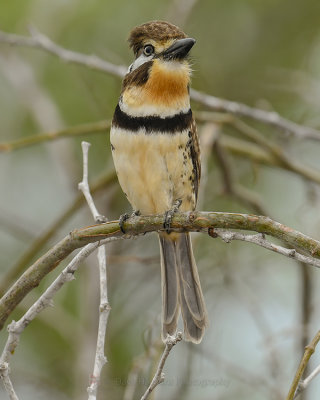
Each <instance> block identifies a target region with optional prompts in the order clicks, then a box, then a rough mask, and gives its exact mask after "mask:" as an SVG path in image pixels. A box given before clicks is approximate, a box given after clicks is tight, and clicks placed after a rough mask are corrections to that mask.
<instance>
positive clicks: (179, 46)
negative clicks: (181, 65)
mask: <svg viewBox="0 0 320 400" xmlns="http://www.w3.org/2000/svg"><path fill="white" fill-rule="evenodd" d="M195 42H196V41H195V39H192V38H186V39H179V40H177V41H176V42H174V43H173V44H172V45H171V46H170V47H169V48H168V49H167V50H165V51H164V52H163V53H162V56H163V58H164V59H165V60H167V61H168V60H176V59H178V60H182V59H183V58H185V57H186V56H187V54H188V53H189V51H190V50H191V48H192V46H193V45H194V44H195Z"/></svg>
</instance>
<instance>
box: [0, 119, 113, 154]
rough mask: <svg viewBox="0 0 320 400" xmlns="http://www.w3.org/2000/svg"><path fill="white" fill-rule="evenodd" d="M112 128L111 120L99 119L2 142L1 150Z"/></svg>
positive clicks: (10, 149) (0, 144)
mask: <svg viewBox="0 0 320 400" xmlns="http://www.w3.org/2000/svg"><path fill="white" fill-rule="evenodd" d="M108 128H110V121H98V122H93V123H88V124H81V125H77V126H71V127H69V128H65V129H61V130H58V131H54V132H46V133H42V134H41V135H31V136H28V137H22V138H20V139H16V140H12V141H10V142H2V143H0V152H10V151H13V150H18V149H22V148H25V147H28V146H32V145H35V144H40V143H44V142H48V141H52V140H57V139H61V138H65V137H75V136H82V135H89V134H93V133H105V132H106V131H107V129H108Z"/></svg>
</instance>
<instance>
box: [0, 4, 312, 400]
mask: <svg viewBox="0 0 320 400" xmlns="http://www.w3.org/2000/svg"><path fill="white" fill-rule="evenodd" d="M0 10H1V12H0V29H1V30H3V31H6V32H11V33H17V34H20V35H29V32H28V27H30V26H33V27H35V28H37V29H38V30H39V31H40V32H42V33H43V34H45V35H47V36H48V37H49V38H51V39H52V40H53V41H55V42H56V43H58V44H59V45H61V46H63V47H66V48H70V49H72V50H74V51H78V52H82V53H86V54H96V55H97V56H99V57H101V58H103V59H106V60H108V61H110V62H112V63H114V64H117V65H129V64H130V63H131V62H132V54H131V52H130V51H129V49H128V45H127V42H126V39H127V37H128V33H129V31H130V29H131V28H132V27H134V26H136V25H139V24H141V23H143V22H146V21H149V20H152V19H165V20H168V21H170V22H172V23H175V24H177V25H179V26H180V27H181V28H183V29H184V31H185V32H186V33H187V34H189V35H190V36H192V37H194V38H196V40H197V43H196V46H195V47H194V48H193V49H192V64H193V70H194V73H193V81H192V86H193V88H195V89H197V90H200V91H203V92H206V93H208V94H212V95H214V96H218V97H222V98H226V99H229V100H234V101H238V102H243V103H246V104H248V105H250V106H254V107H258V108H263V109H265V110H270V111H272V110H275V111H277V112H279V113H280V114H281V115H283V116H285V117H286V118H288V119H291V120H293V121H295V122H298V123H301V124H305V125H307V126H312V127H315V128H317V127H320V117H319V99H320V25H319V15H320V3H319V1H317V0H305V1H303V2H302V1H300V0H269V1H261V2H256V1H252V0H241V1H239V0H229V1H225V0H198V1H196V0H175V1H168V0H163V1H150V0H135V1H128V0H117V1H115V0H107V1H101V0H91V1H86V0H55V1H54V2H53V1H50V0H24V1H21V0H11V1H10V2H2V3H1V5H0ZM120 87H121V79H119V78H118V77H115V76H112V75H110V74H104V73H101V72H97V71H93V70H90V69H88V68H86V67H83V66H75V65H70V64H66V63H64V62H63V61H61V60H59V59H58V58H57V57H54V56H52V55H49V54H47V53H46V52H44V51H40V50H34V49H30V48H23V47H10V46H8V45H5V44H1V43H0V121H1V123H0V142H1V143H2V144H3V143H8V142H12V141H18V143H20V146H19V145H17V146H16V147H14V146H13V147H12V148H10V147H7V151H4V149H5V147H4V146H2V147H1V146H0V149H1V150H0V260H1V264H0V265H1V270H0V273H1V276H0V284H1V285H0V286H1V290H2V293H3V291H5V289H6V288H8V287H9V285H10V284H11V283H12V282H13V281H14V280H15V279H16V278H17V277H18V276H20V274H21V273H22V271H24V270H25V269H26V268H27V267H28V266H29V265H30V264H31V263H32V261H33V260H35V259H36V258H37V257H39V256H40V255H42V254H43V253H45V252H46V250H47V249H49V248H50V247H51V246H52V245H53V244H54V243H56V242H57V241H59V240H60V239H61V238H63V237H64V236H65V235H66V234H67V233H68V232H69V231H71V230H72V229H75V228H77V227H82V226H86V225H90V224H92V223H93V221H92V217H91V215H90V213H89V211H88V208H87V207H86V205H85V204H84V203H83V202H81V200H80V199H81V195H80V194H79V193H78V190H77V184H78V182H79V181H81V179H82V153H81V141H82V140H87V141H89V142H90V143H91V145H92V146H91V149H90V153H89V168H90V184H91V186H92V189H93V192H94V198H95V201H96V204H97V206H98V209H99V211H100V212H101V213H102V214H104V215H106V216H107V217H108V218H109V219H118V217H119V215H120V214H122V213H124V212H126V211H128V210H130V207H129V204H128V203H127V201H126V199H125V197H124V195H123V193H122V192H121V190H120V188H119V185H118V183H117V181H116V179H115V177H114V170H113V164H112V160H111V152H110V147H109V138H108V136H109V131H108V130H107V129H101V124H100V125H99V124H98V125H99V126H100V129H94V125H95V124H96V123H100V122H101V121H107V120H109V119H110V118H111V117H112V114H113V110H114V108H115V105H116V103H117V99H118V96H119V92H120ZM193 109H194V111H195V113H196V116H197V120H198V129H199V135H200V140H201V145H202V167H203V171H204V172H203V180H202V187H201V196H200V204H199V207H198V208H199V209H201V210H211V211H230V212H244V213H253V214H265V215H268V216H270V217H272V218H274V219H275V220H277V221H279V222H282V223H284V224H286V225H288V226H291V227H293V228H295V229H297V230H300V231H302V232H303V233H306V234H308V235H310V236H311V237H314V238H319V230H320V217H319V201H320V190H319V184H320V157H319V154H320V153H319V152H320V142H319V141H311V140H303V139H299V138H296V137H294V136H292V135H289V134H284V133H283V132H281V131H278V130H277V129H275V128H271V127H269V126H265V125H263V124H258V123H256V122H253V121H249V120H242V121H239V120H238V119H235V118H232V117H229V116H226V115H225V114H219V113H209V114H208V110H206V109H205V107H203V106H201V105H199V104H196V103H193ZM84 124H91V125H90V126H91V128H89V129H87V130H86V131H87V134H85V135H82V136H79V135H76V134H75V133H74V134H73V135H71V136H69V137H66V138H61V139H59V140H57V141H52V142H49V141H47V142H42V143H41V144H34V145H32V146H24V145H21V140H24V139H25V138H28V137H30V136H33V135H42V134H44V133H50V132H59V131H61V130H62V129H67V131H68V129H69V128H71V127H76V128H75V129H74V131H73V132H76V133H77V132H79V129H80V128H81V127H83V125H84ZM97 130H98V131H99V132H96V131H97ZM94 131H95V133H92V132H94ZM15 143H16V142H15ZM270 146H271V147H270ZM272 149H274V150H272ZM277 151H278V158H277V157H276V156H275V153H276V152H277ZM279 154H280V156H279ZM282 156H283V157H286V159H289V160H290V162H289V164H288V163H285V162H283V159H282V158H281V157H282ZM279 157H280V158H279ZM306 171H307V172H308V171H309V174H308V173H306ZM310 172H311V173H310ZM193 239H194V250H195V256H196V259H197V263H198V267H199V271H200V278H201V281H202V286H203V290H204V293H205V298H206V302H207V306H208V314H209V319H210V326H209V328H208V329H207V333H206V335H205V338H204V340H203V342H202V343H201V344H199V345H191V344H188V343H184V342H182V343H180V344H179V345H178V346H177V347H176V348H174V350H173V352H172V353H171V355H170V357H169V359H168V362H167V364H166V367H165V373H166V381H165V383H163V384H162V385H161V386H159V387H158V388H157V389H156V391H155V393H154V397H153V398H154V399H156V400H160V399H172V400H180V399H185V400H187V399H194V398H197V399H199V400H200V399H201V400H202V399H219V400H223V399H234V398H237V399H238V400H241V399H246V400H251V399H252V400H267V399H279V400H280V399H283V398H284V397H285V395H286V393H287V391H288V389H289V386H290V383H291V381H292V378H293V376H294V374H295V371H296V368H297V366H298V363H299V360H300V358H301V356H302V353H303V348H304V346H305V345H306V344H307V343H308V342H309V341H310V340H311V338H312V337H313V336H314V334H315V333H316V331H317V330H318V329H319V326H320V310H319V307H317V306H316V305H317V304H318V302H319V300H320V298H319V297H320V296H319V289H318V288H319V284H320V278H319V276H320V275H319V271H317V270H316V269H315V268H314V267H310V266H309V267H306V266H303V265H301V264H299V263H297V262H295V261H293V260H289V259H287V258H285V257H282V256H280V255H277V254H274V253H271V252H268V251H267V250H265V249H262V248H260V247H259V248H257V247H254V246H253V245H251V244H248V243H240V242H239V243H238V242H237V243H236V242H233V243H231V244H226V243H223V242H222V241H220V240H219V239H215V240H214V239H212V238H210V237H207V236H206V235H203V234H198V235H194V236H193ZM107 253H108V261H109V262H108V288H109V301H110V303H111V306H112V311H111V313H110V316H109V322H108V330H107V338H106V343H107V345H106V355H107V358H108V364H107V365H106V366H105V367H104V370H103V376H102V381H101V387H100V391H99V398H100V399H104V398H108V399H117V400H118V399H124V400H130V399H137V398H140V396H141V394H142V393H143V392H144V391H145V389H146V386H147V385H148V383H149V382H150V379H151V376H152V373H153V371H154V368H155V366H156V364H157V361H158V359H159V356H160V353H161V350H162V347H161V342H160V341H159V333H160V310H161V295H160V268H159V249H158V240H157V237H156V235H155V234H150V235H146V236H145V237H140V238H139V239H136V240H130V241H119V242H116V243H115V244H111V245H109V246H108V248H107ZM67 261H68V260H66V261H65V262H63V263H62V265H60V266H59V268H58V269H57V271H54V272H52V273H51V274H50V275H49V276H47V278H46V279H45V280H44V281H43V282H42V283H41V285H40V287H38V288H37V289H35V290H33V291H32V293H30V294H29V295H28V297H27V298H26V299H25V300H24V301H23V302H22V303H21V305H20V306H19V307H18V309H17V310H16V311H15V313H14V315H13V318H15V319H17V318H19V317H20V316H21V315H22V314H23V312H25V311H26V310H27V309H28V307H30V305H31V304H32V303H33V302H34V301H35V300H36V299H37V298H38V296H39V295H40V294H41V293H42V292H43V290H44V289H45V288H46V287H47V286H48V284H50V282H52V280H53V279H54V277H55V276H56V275H57V274H58V273H59V271H61V269H62V267H63V266H65V265H66V262H67ZM98 287H99V282H98V269H97V262H96V256H95V255H92V256H90V257H89V258H88V259H87V261H86V263H85V265H83V266H82V267H81V268H80V270H79V272H78V273H77V274H76V280H75V281H73V282H71V283H68V284H67V285H65V287H63V288H62V290H60V292H59V293H58V295H57V296H56V297H55V306H54V307H51V308H50V309H47V310H45V311H44V312H43V313H42V314H40V315H39V316H38V318H37V319H36V320H35V321H33V322H32V323H31V325H30V326H29V327H28V328H27V329H26V331H25V332H24V333H23V334H22V338H21V342H20V345H19V347H18V348H17V351H16V353H15V354H14V356H13V358H12V363H11V370H12V380H13V383H14V387H15V389H16V391H17V393H18V395H19V396H20V397H21V399H24V400H26V399H43V398H46V399H80V400H81V399H85V398H86V387H87V386H88V384H89V379H90V374H91V373H92V372H91V371H92V368H93V362H94V351H95V340H96V333H97V321H98V303H99V290H98ZM6 338H7V332H6V331H5V330H3V331H2V332H1V333H0V343H1V345H3V344H4V342H5V340H6ZM318 353H319V351H317V352H316V353H315V355H314V356H313V357H312V360H311V362H310V369H309V371H311V368H312V367H315V366H316V365H318V364H319V363H320V356H319V354H318ZM2 390H3V389H2V388H1V389H0V397H1V398H5V396H6V395H5V393H4V392H3V391H2ZM319 394H320V378H318V379H317V378H316V379H315V380H314V381H313V382H312V384H311V385H310V386H309V388H308V389H307V391H306V392H305V393H304V394H303V397H301V398H303V399H314V398H317V396H319Z"/></svg>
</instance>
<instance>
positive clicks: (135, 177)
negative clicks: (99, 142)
mask: <svg viewBox="0 0 320 400" xmlns="http://www.w3.org/2000/svg"><path fill="white" fill-rule="evenodd" d="M188 134H189V132H188V130H185V131H183V132H179V133H174V134H163V133H148V134H146V133H145V131H144V130H141V131H137V132H134V133H133V132H128V131H126V130H124V129H120V128H115V127H113V128H112V129H111V132H110V139H111V149H112V156H113V161H114V165H115V169H116V172H117V175H118V179H119V183H120V185H121V188H122V190H123V191H124V193H125V195H126V196H127V198H128V200H129V202H130V203H131V205H132V207H133V209H134V210H139V211H140V212H141V213H142V214H155V213H164V212H165V211H167V210H169V209H170V208H172V205H173V204H174V202H175V201H176V200H178V199H179V200H182V204H181V208H180V209H181V211H188V210H193V209H194V208H195V194H194V193H193V189H192V170H193V165H192V161H191V158H190V156H189V153H188V147H187V143H188V140H189V136H188Z"/></svg>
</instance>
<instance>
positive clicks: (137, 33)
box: [128, 21, 187, 54]
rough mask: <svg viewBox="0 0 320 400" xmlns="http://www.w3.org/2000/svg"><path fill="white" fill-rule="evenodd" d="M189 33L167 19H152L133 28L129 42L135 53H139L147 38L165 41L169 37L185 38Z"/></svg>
mask: <svg viewBox="0 0 320 400" xmlns="http://www.w3.org/2000/svg"><path fill="white" fill-rule="evenodd" d="M186 37H187V35H186V34H185V33H184V32H183V31H182V30H181V29H180V28H178V27H177V26H175V25H172V24H169V22H166V21H150V22H147V23H145V24H143V25H139V26H136V27H135V28H133V29H132V31H131V32H130V36H129V39H128V41H129V44H130V47H131V48H132V49H133V51H134V53H135V54H137V53H138V51H139V49H140V48H141V45H142V43H143V42H145V40H146V39H153V40H155V41H157V42H160V43H161V42H164V41H167V40H169V39H183V38H186Z"/></svg>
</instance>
